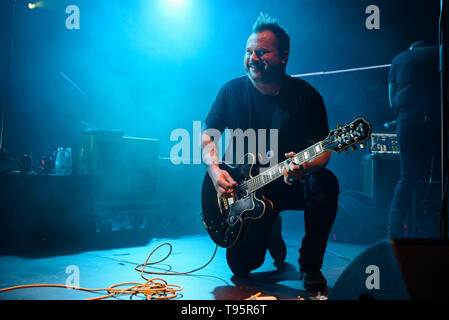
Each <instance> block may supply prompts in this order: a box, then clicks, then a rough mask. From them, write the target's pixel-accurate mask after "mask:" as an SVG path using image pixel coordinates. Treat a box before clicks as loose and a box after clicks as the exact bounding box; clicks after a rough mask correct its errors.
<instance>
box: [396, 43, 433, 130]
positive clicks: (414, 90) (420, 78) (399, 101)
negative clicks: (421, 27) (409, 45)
mask: <svg viewBox="0 0 449 320" xmlns="http://www.w3.org/2000/svg"><path fill="white" fill-rule="evenodd" d="M439 77H440V76H439V71H438V47H437V46H430V47H418V48H415V49H413V50H407V51H404V52H401V53H400V54H398V55H397V56H396V57H395V58H394V59H393V62H392V64H391V67H390V73H389V76H388V82H390V83H395V84H396V95H395V98H394V102H393V107H394V109H393V111H394V113H395V117H396V119H397V121H401V120H403V119H405V118H408V117H411V116H421V115H422V116H423V115H425V114H430V115H434V114H437V113H438V110H439V104H440V102H439V100H440V95H439V90H440V84H439V83H440V80H439Z"/></svg>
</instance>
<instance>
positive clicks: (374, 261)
mask: <svg viewBox="0 0 449 320" xmlns="http://www.w3.org/2000/svg"><path fill="white" fill-rule="evenodd" d="M448 270H449V242H447V241H443V240H433V239H419V240H418V239H395V240H393V239H385V240H382V241H379V242H377V243H376V244H374V245H373V246H371V247H370V248H368V249H367V250H365V251H364V252H362V253H361V254H360V255H359V256H358V257H357V258H356V259H354V261H352V262H351V263H350V264H349V265H348V267H347V268H346V269H345V270H344V271H343V273H342V274H341V276H340V277H339V279H338V280H337V282H336V283H335V286H334V287H333V288H332V290H331V292H330V294H329V297H328V298H329V300H358V299H360V300H361V299H375V300H409V299H419V300H424V299H447V298H448V293H447V290H448V288H449V277H448V275H447V272H448Z"/></svg>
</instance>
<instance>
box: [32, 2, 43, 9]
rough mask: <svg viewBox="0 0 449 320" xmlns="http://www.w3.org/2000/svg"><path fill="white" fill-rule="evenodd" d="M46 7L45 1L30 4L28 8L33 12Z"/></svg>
mask: <svg viewBox="0 0 449 320" xmlns="http://www.w3.org/2000/svg"><path fill="white" fill-rule="evenodd" d="M43 6H44V2H43V1H38V2H34V3H33V2H28V8H29V9H30V10H33V9H35V8H40V7H43Z"/></svg>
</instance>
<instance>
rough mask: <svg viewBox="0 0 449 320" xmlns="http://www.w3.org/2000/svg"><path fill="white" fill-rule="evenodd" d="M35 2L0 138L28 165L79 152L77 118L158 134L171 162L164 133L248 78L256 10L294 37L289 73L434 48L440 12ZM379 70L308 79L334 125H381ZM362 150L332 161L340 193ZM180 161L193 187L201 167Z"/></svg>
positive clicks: (353, 6) (380, 1) (320, 5)
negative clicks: (370, 21) (73, 22)
mask: <svg viewBox="0 0 449 320" xmlns="http://www.w3.org/2000/svg"><path fill="white" fill-rule="evenodd" d="M11 3H12V0H8V1H6V0H5V1H2V4H1V9H2V10H1V11H2V12H1V15H2V19H1V22H0V23H1V30H2V31H1V33H0V37H1V38H0V41H1V53H0V62H1V68H2V79H1V81H2V82H1V84H2V89H4V88H6V82H7V81H6V79H5V76H4V75H5V74H6V72H4V71H5V70H6V61H7V53H8V50H7V47H8V34H9V31H10V30H11V25H9V19H7V18H6V19H3V17H10V12H11ZM43 3H44V6H42V7H37V8H35V9H33V10H30V9H29V8H28V2H27V1H21V0H17V2H16V12H15V16H14V20H13V24H12V31H13V36H14V42H13V50H12V56H11V77H10V81H9V82H8V83H9V85H8V90H9V94H8V100H7V106H8V109H7V128H6V136H5V147H6V149H7V151H8V155H9V156H10V157H11V158H20V156H21V155H22V154H24V153H32V154H33V156H34V159H35V163H38V162H39V160H40V159H41V158H42V157H44V156H46V155H48V154H50V153H51V152H52V151H53V150H55V149H56V148H57V147H58V146H73V147H76V145H77V143H78V140H79V136H80V132H81V130H82V128H83V125H82V124H81V121H85V122H88V123H91V124H93V125H94V126H96V127H99V128H103V129H123V130H124V131H125V132H126V134H127V135H129V136H140V137H150V138H157V139H159V140H160V156H161V157H168V156H169V154H170V149H171V147H172V146H173V145H174V144H175V142H173V141H170V139H169V137H170V133H171V132H172V131H173V130H174V129H176V128H185V129H187V130H188V131H190V132H191V131H192V122H193V121H195V120H197V121H203V120H204V118H205V116H206V114H207V112H208V110H209V107H210V105H211V104H212V102H213V100H214V98H215V95H216V93H217V91H218V90H219V88H220V87H221V86H222V85H223V84H224V83H225V82H226V81H228V80H230V79H232V78H235V77H238V76H241V75H243V74H244V70H243V55H244V50H245V44H246V40H247V38H248V36H249V34H250V30H251V26H252V24H253V22H254V20H255V19H256V17H257V16H258V14H259V12H260V11H263V12H266V13H268V14H270V15H272V16H274V17H276V18H278V19H279V20H280V22H281V24H282V25H283V26H284V27H285V28H286V29H287V30H288V32H289V34H290V36H291V39H292V45H291V52H290V58H289V63H288V68H287V72H288V73H289V74H303V73H310V72H318V71H332V70H339V69H346V68H355V67H364V66H370V65H382V64H388V63H391V60H392V59H393V57H394V56H395V55H396V54H397V53H399V52H400V51H402V50H405V49H407V47H408V45H409V44H410V43H411V42H414V41H416V40H422V39H423V40H427V41H430V42H433V43H436V41H437V23H438V14H439V1H436V0H433V1H424V0H423V1H408V0H396V1H387V0H375V1H371V0H370V1H365V0H362V1H358V0H350V1H349V0H348V1H336V0H318V1H317V0H299V1H293V0H285V1H282V2H273V1H257V2H255V1H230V0H226V1H224V0H223V1H206V0H184V1H182V0H179V1H169V0H165V1H163V0H154V1H146V0H131V1H118V0H109V1H99V0H97V1H92V0H70V1H65V0H64V1H57V0H47V1H43ZM69 5H76V6H77V7H78V8H79V10H80V29H79V30H76V29H74V30H69V29H67V27H66V19H67V18H68V17H69V14H67V13H66V12H65V11H66V8H67V6H69ZM369 5H376V6H378V8H379V9H380V29H378V30H368V29H367V28H366V26H365V20H366V18H367V17H368V14H366V13H365V10H366V8H367V6H369ZM387 76H388V68H387V69H377V70H370V71H360V72H351V73H344V74H334V75H329V76H309V77H304V79H305V80H306V81H309V82H310V83H311V84H312V85H314V86H315V87H316V88H317V89H318V90H319V91H320V93H321V94H322V96H323V98H324V100H325V103H326V106H327V110H328V115H329V125H330V127H334V126H335V125H337V124H338V123H344V121H350V120H352V119H353V118H354V117H356V116H365V117H366V118H367V119H368V120H369V121H371V122H372V124H373V126H374V129H375V130H380V129H381V128H382V124H383V123H384V122H386V121H390V120H392V119H393V118H392V114H391V112H390V111H389V109H388V100H387ZM1 94H2V98H3V97H4V96H5V90H2V93H1ZM361 155H362V153H361V152H359V153H353V154H352V155H350V156H344V155H342V156H335V157H334V158H333V160H332V162H331V164H330V168H331V169H333V170H334V171H335V172H336V173H337V175H338V177H339V178H340V181H341V184H342V187H343V189H358V188H360V185H361V175H360V171H359V170H358V168H359V166H360V158H361ZM197 166H198V165H197ZM188 168H189V167H186V169H185V170H184V171H185V172H186V174H187V175H188V174H189V172H195V173H194V174H192V176H191V181H194V182H198V185H199V184H200V182H201V179H202V176H200V175H198V174H197V173H196V172H198V171H201V170H197V169H195V170H193V171H189V169H188ZM198 189H199V187H198ZM198 189H194V190H195V192H196V191H198Z"/></svg>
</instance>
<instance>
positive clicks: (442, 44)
mask: <svg viewBox="0 0 449 320" xmlns="http://www.w3.org/2000/svg"><path fill="white" fill-rule="evenodd" d="M447 6H448V4H447V0H440V20H439V26H438V33H439V34H438V37H439V43H438V44H439V56H440V102H441V191H442V192H441V193H442V203H441V216H440V237H441V239H443V240H447V239H448V226H447V222H448V217H447V215H448V212H447V209H448V201H447V200H448V199H447V183H448V175H447V170H448V164H447V160H448V115H447V105H448V92H447V86H448V81H447V39H446V38H447V36H448V35H447V31H448V30H447V29H448V27H447V23H446V18H447V11H448V7H447Z"/></svg>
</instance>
